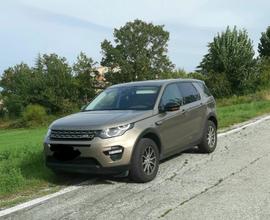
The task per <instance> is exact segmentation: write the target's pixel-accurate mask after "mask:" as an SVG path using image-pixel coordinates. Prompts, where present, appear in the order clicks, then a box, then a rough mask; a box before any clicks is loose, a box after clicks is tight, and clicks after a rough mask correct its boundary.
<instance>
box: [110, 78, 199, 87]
mask: <svg viewBox="0 0 270 220" xmlns="http://www.w3.org/2000/svg"><path fill="white" fill-rule="evenodd" d="M173 82H202V81H201V80H198V79H182V78H181V79H162V80H160V79H157V80H145V81H135V82H128V83H121V84H116V85H113V86H110V87H109V88H116V87H124V86H163V85H167V84H169V83H173Z"/></svg>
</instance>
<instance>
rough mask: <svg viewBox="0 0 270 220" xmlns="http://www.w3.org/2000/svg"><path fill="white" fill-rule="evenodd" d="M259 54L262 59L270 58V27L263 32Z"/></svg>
mask: <svg viewBox="0 0 270 220" xmlns="http://www.w3.org/2000/svg"><path fill="white" fill-rule="evenodd" d="M258 52H259V54H260V57H270V26H269V27H267V29H266V31H265V32H262V35H261V38H260V43H259V46H258Z"/></svg>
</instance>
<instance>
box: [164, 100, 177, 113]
mask: <svg viewBox="0 0 270 220" xmlns="http://www.w3.org/2000/svg"><path fill="white" fill-rule="evenodd" d="M179 109H180V104H179V103H177V102H169V103H167V104H166V105H165V106H164V111H165V112H173V111H177V110H179Z"/></svg>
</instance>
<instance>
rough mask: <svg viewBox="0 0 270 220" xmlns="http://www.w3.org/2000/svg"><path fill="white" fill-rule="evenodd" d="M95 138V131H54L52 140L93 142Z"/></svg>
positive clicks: (51, 136) (51, 135)
mask: <svg viewBox="0 0 270 220" xmlns="http://www.w3.org/2000/svg"><path fill="white" fill-rule="evenodd" d="M94 137H95V132H94V131H89V130H52V131H51V134H50V139H52V140H87V141H89V140H92V139H93V138H94Z"/></svg>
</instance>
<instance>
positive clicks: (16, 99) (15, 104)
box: [0, 63, 33, 116]
mask: <svg viewBox="0 0 270 220" xmlns="http://www.w3.org/2000/svg"><path fill="white" fill-rule="evenodd" d="M32 81H33V72H32V70H31V68H29V66H28V65H27V64H24V63H21V64H18V65H15V66H14V67H10V68H8V69H6V70H5V71H4V73H3V75H2V77H1V80H0V87H2V91H1V94H2V97H3V100H4V104H5V106H6V107H7V109H8V111H9V114H10V115H11V116H19V115H20V113H21V112H22V110H23V108H24V106H25V105H26V104H27V103H29V102H31V101H32V98H33V96H32V95H31V93H32V91H31V88H30V86H29V85H32V84H33V82H32ZM29 94H30V95H29Z"/></svg>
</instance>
